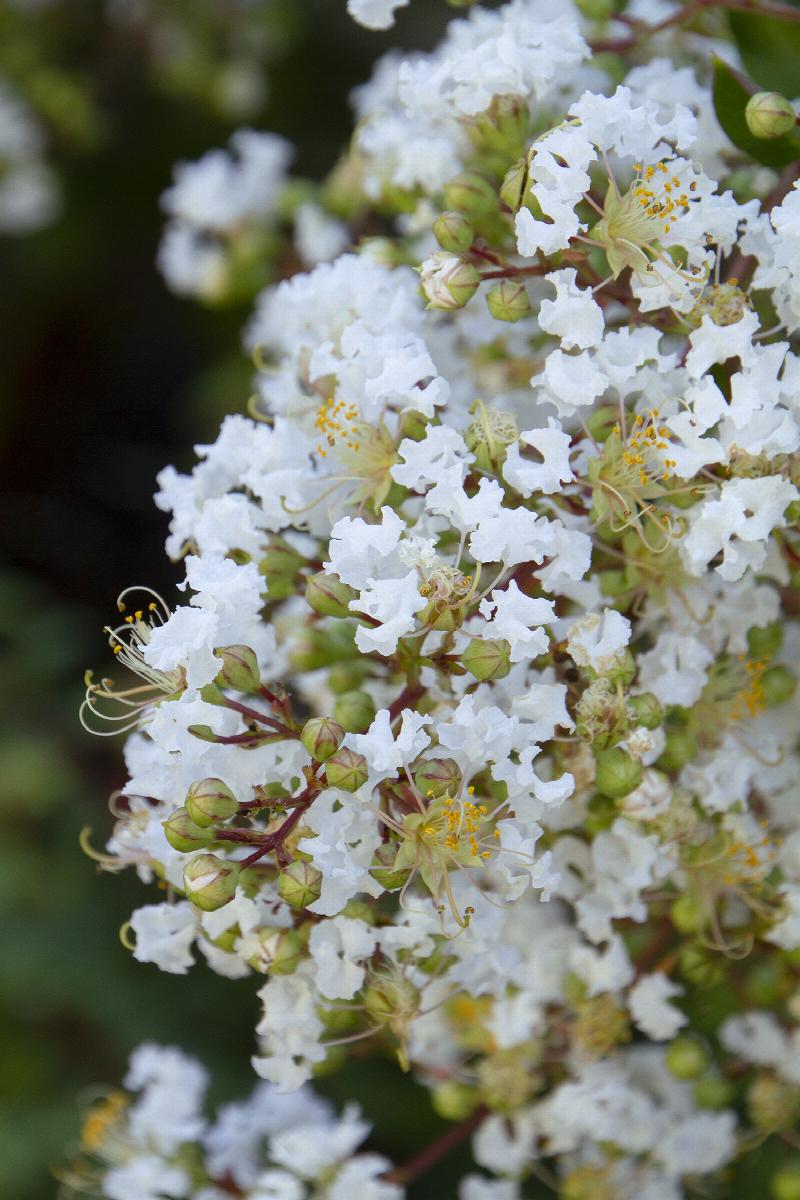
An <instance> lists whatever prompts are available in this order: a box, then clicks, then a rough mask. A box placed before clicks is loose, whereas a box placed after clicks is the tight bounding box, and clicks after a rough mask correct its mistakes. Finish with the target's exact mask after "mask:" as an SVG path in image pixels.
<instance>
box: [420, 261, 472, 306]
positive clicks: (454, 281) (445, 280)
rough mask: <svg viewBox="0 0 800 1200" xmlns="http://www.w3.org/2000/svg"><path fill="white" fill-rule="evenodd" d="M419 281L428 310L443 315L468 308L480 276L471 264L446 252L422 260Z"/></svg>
mask: <svg viewBox="0 0 800 1200" xmlns="http://www.w3.org/2000/svg"><path fill="white" fill-rule="evenodd" d="M419 279H420V287H421V288H422V294H423V295H424V297H425V299H426V300H427V301H428V307H429V308H440V309H442V310H444V311H446V312H449V311H451V310H453V309H456V308H463V307H464V305H465V304H468V303H469V301H470V300H471V299H472V297H473V296H474V295H475V293H476V291H477V290H478V285H479V284H480V281H481V277H480V273H479V271H478V269H477V268H476V267H474V266H473V265H472V263H470V262H466V261H465V260H464V259H463V258H459V257H458V255H457V254H450V253H448V252H447V251H445V250H442V251H440V253H439V254H434V255H433V256H432V257H431V258H426V259H425V262H424V263H423V264H422V266H421V268H420V274H419Z"/></svg>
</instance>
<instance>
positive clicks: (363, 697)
mask: <svg viewBox="0 0 800 1200" xmlns="http://www.w3.org/2000/svg"><path fill="white" fill-rule="evenodd" d="M333 715H334V717H335V718H336V720H337V721H338V722H339V724H340V725H341V726H343V728H344V729H346V730H347V732H348V733H363V732H364V730H365V729H369V727H370V725H371V724H372V722H373V721H374V720H375V705H374V704H373V703H372V699H371V697H370V696H368V695H367V693H366V692H361V691H356V692H344V693H343V694H342V695H341V696H339V697H338V698H337V700H336V703H335V704H334V706H333Z"/></svg>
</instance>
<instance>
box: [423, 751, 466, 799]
mask: <svg viewBox="0 0 800 1200" xmlns="http://www.w3.org/2000/svg"><path fill="white" fill-rule="evenodd" d="M413 773H414V783H415V784H416V785H417V789H418V791H419V793H420V795H422V796H426V797H428V796H432V797H433V798H434V799H435V798H438V797H439V796H444V795H445V793H446V792H450V794H451V795H455V793H456V792H457V791H458V789H459V787H460V786H461V768H460V767H459V765H458V763H457V762H456V761H455V759H452V758H423V759H422V760H421V761H420V762H419V763H417V765H416V766H415V767H414V768H413Z"/></svg>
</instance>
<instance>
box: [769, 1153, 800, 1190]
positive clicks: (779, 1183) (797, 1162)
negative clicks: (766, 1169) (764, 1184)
mask: <svg viewBox="0 0 800 1200" xmlns="http://www.w3.org/2000/svg"><path fill="white" fill-rule="evenodd" d="M769 1190H770V1192H771V1193H772V1195H773V1197H774V1200H800V1158H792V1159H790V1160H789V1162H787V1163H784V1165H783V1166H782V1167H781V1168H780V1170H778V1171H776V1172H775V1174H774V1175H773V1176H772V1178H771V1179H770V1181H769Z"/></svg>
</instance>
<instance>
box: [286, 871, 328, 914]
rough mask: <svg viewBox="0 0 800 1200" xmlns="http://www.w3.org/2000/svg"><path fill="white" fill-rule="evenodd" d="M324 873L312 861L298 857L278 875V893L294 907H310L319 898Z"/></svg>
mask: <svg viewBox="0 0 800 1200" xmlns="http://www.w3.org/2000/svg"><path fill="white" fill-rule="evenodd" d="M321 892H322V874H321V872H319V871H318V870H317V868H316V867H314V866H312V864H311V863H308V862H303V861H302V860H301V859H297V860H296V861H295V862H293V863H289V866H288V867H286V868H285V869H284V870H283V871H281V873H280V875H279V876H278V895H279V896H280V897H281V899H282V900H285V901H286V903H287V904H288V905H290V906H291V907H292V908H297V909H302V908H308V906H309V904H313V903H314V901H315V900H319V897H320V894H321Z"/></svg>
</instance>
